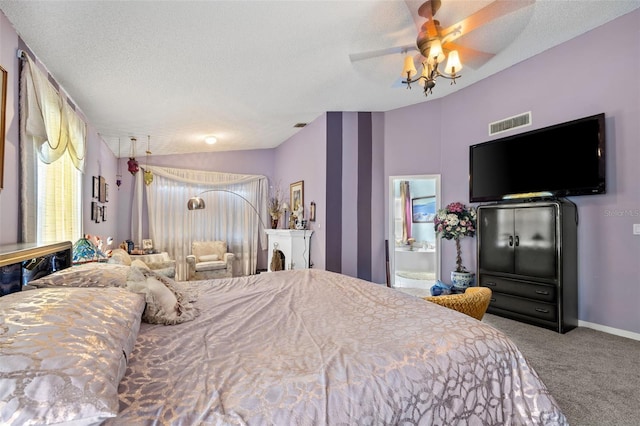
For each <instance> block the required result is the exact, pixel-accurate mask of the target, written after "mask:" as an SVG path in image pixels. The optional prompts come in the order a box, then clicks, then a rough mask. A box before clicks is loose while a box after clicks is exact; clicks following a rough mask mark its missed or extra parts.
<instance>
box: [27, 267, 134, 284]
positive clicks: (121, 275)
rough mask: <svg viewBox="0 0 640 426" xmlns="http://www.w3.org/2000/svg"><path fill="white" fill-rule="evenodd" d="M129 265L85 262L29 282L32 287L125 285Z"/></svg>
mask: <svg viewBox="0 0 640 426" xmlns="http://www.w3.org/2000/svg"><path fill="white" fill-rule="evenodd" d="M128 273H129V267H128V266H125V265H116V264H112V263H99V262H92V263H85V264H82V265H77V266H72V267H70V268H66V269H62V270H60V271H57V272H54V273H52V274H49V275H47V276H45V277H42V278H38V279H37V280H33V281H30V282H29V285H31V286H33V287H126V285H127V274H128Z"/></svg>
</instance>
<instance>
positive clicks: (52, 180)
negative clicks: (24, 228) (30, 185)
mask: <svg viewBox="0 0 640 426" xmlns="http://www.w3.org/2000/svg"><path fill="white" fill-rule="evenodd" d="M81 194H82V174H81V172H80V171H78V169H76V168H75V167H74V165H73V163H72V162H71V158H70V157H69V155H68V153H65V154H64V155H63V156H62V157H60V158H59V159H58V160H56V161H54V162H53V163H51V164H46V163H43V162H42V161H39V160H38V161H37V216H36V220H37V226H36V229H37V241H38V242H39V243H42V242H54V241H75V240H77V239H78V238H79V237H80V236H82V204H81V201H82V200H81Z"/></svg>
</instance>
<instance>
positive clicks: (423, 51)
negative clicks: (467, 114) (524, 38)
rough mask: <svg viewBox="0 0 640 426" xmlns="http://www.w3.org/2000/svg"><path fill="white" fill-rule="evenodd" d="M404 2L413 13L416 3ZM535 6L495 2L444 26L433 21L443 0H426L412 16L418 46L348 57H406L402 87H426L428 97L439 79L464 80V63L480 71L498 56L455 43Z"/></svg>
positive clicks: (514, 0)
mask: <svg viewBox="0 0 640 426" xmlns="http://www.w3.org/2000/svg"><path fill="white" fill-rule="evenodd" d="M405 3H406V4H407V6H408V7H409V8H410V10H411V8H412V7H414V6H412V4H411V3H413V2H411V1H410V0H405ZM533 3H535V0H495V1H493V2H491V3H489V4H488V5H487V6H485V7H483V8H481V9H480V10H478V11H476V12H475V13H473V14H471V15H469V16H468V17H466V18H464V19H463V20H461V21H458V22H456V23H455V24H452V25H449V26H446V27H443V26H442V25H441V24H440V22H439V21H438V20H437V19H434V17H435V15H436V13H437V12H438V10H440V7H441V6H442V0H427V1H425V2H424V3H423V4H422V5H421V6H420V7H419V8H418V10H417V16H416V15H415V14H413V13H412V16H414V20H415V22H416V26H417V27H418V37H417V39H416V44H415V45H405V46H396V47H391V48H387V49H381V50H376V51H370V52H363V53H356V54H352V55H349V57H350V59H351V61H352V62H354V61H359V60H363V59H369V58H374V57H379V56H385V55H389V54H396V53H403V54H407V56H406V57H405V59H404V67H403V70H402V77H403V78H404V79H403V80H402V84H406V85H407V88H411V84H412V83H416V82H417V83H418V84H420V85H421V86H423V87H424V94H425V96H426V95H428V94H430V93H432V90H433V88H434V87H435V80H436V78H438V77H444V78H447V79H450V80H451V84H455V81H456V79H457V78H459V77H461V75H460V74H459V72H460V70H461V69H462V60H464V62H465V64H466V65H468V66H470V67H471V68H479V67H480V66H482V65H483V64H485V63H486V62H487V61H488V60H489V59H491V58H492V57H493V56H495V53H489V52H483V51H480V50H476V49H472V48H470V47H465V46H463V45H461V44H459V43H456V40H458V39H459V38H460V37H462V36H463V35H467V34H469V33H471V32H472V31H474V30H476V29H478V28H480V27H481V26H483V25H486V24H487V23H489V22H491V21H493V20H495V19H497V18H500V17H502V16H505V15H508V14H510V13H512V12H515V11H517V10H520V9H522V8H524V7H527V6H529V5H531V4H533ZM412 51H418V52H419V53H418V54H417V55H415V57H412V56H411V55H410V54H409V53H410V52H412ZM445 58H448V62H447V65H446V67H445V69H444V72H441V71H440V70H439V65H440V64H441V63H442V61H444V59H445ZM414 60H415V62H414ZM415 63H419V64H421V65H422V72H421V74H420V75H419V76H417V77H416V75H417V73H418V71H417V69H416V67H415Z"/></svg>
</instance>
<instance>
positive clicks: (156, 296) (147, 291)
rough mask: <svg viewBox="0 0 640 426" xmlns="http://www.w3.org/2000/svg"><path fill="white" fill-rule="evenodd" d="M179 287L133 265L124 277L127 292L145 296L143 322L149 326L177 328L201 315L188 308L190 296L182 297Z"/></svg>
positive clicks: (183, 295)
mask: <svg viewBox="0 0 640 426" xmlns="http://www.w3.org/2000/svg"><path fill="white" fill-rule="evenodd" d="M179 287H180V286H178V285H176V282H175V281H173V280H172V279H171V278H168V277H165V276H163V275H160V274H158V273H156V272H154V271H153V270H150V269H147V268H139V267H137V266H134V265H132V266H131V269H130V271H129V275H128V277H127V288H128V289H129V290H131V291H133V292H135V293H142V294H144V295H145V300H146V302H147V306H146V307H145V310H144V313H143V315H142V320H143V321H145V322H148V323H151V324H165V325H173V324H180V323H183V322H186V321H191V320H193V319H194V318H196V317H197V316H198V315H200V311H199V309H198V308H196V307H194V306H193V305H192V304H191V301H190V299H191V298H192V297H189V296H193V294H191V295H188V294H185V293H184V292H182V291H180V289H179Z"/></svg>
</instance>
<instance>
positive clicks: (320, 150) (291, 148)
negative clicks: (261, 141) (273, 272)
mask: <svg viewBox="0 0 640 426" xmlns="http://www.w3.org/2000/svg"><path fill="white" fill-rule="evenodd" d="M326 125H327V117H326V114H323V115H321V116H320V117H318V118H317V119H316V120H314V121H313V122H312V123H309V124H308V125H307V126H306V127H305V128H303V129H302V130H301V131H299V132H298V133H296V134H295V135H293V136H292V137H290V138H289V139H287V140H286V141H285V142H283V143H282V144H280V146H278V147H277V148H276V149H275V162H274V177H275V180H274V181H275V182H280V187H281V188H282V190H283V191H284V192H285V194H286V198H287V200H288V199H289V185H290V184H292V183H294V182H298V181H300V180H302V181H304V208H305V217H308V212H309V204H310V203H311V201H315V203H316V221H315V222H309V229H311V230H313V235H312V237H311V250H310V255H311V259H310V262H311V264H312V265H313V267H314V268H317V269H325V242H326V232H325V224H326V205H327V203H326V197H325V196H326V194H325V181H326V176H327V175H326V174H327V170H326V168H327V158H326V151H325V149H326V140H327V132H326ZM283 226H284V224H283V225H280V227H283Z"/></svg>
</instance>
